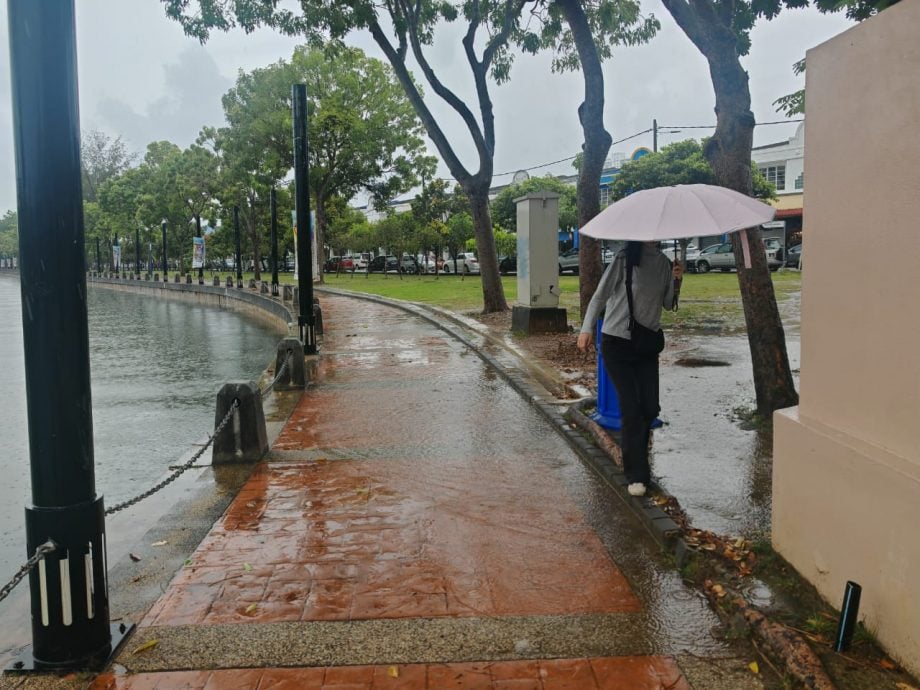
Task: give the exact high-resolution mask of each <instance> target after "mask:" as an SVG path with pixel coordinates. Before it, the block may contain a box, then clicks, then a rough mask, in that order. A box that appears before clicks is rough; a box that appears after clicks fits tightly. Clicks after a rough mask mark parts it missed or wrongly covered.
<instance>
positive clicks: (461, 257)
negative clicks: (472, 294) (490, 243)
mask: <svg viewBox="0 0 920 690" xmlns="http://www.w3.org/2000/svg"><path fill="white" fill-rule="evenodd" d="M442 270H443V272H444V273H454V272H455V271H456V272H457V273H465V274H466V275H470V274H471V273H479V259H477V258H476V255H475V254H473V253H472V252H464V253H462V254H457V259H456V261H454V259H447V261H445V262H444V266H443V267H442Z"/></svg>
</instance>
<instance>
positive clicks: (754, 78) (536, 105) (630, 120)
mask: <svg viewBox="0 0 920 690" xmlns="http://www.w3.org/2000/svg"><path fill="white" fill-rule="evenodd" d="M644 11H645V12H647V13H652V14H655V15H656V16H657V17H658V18H659V20H660V21H661V24H662V27H661V31H660V32H659V34H658V36H657V37H656V38H655V39H653V40H652V42H651V43H649V44H647V45H645V46H640V47H634V48H622V49H618V50H617V51H616V53H615V55H614V57H613V59H612V60H610V61H608V62H607V63H606V66H605V77H606V89H607V94H606V125H607V129H608V130H609V131H610V132H611V134H612V135H613V138H614V140H617V139H620V138H623V137H627V136H629V135H631V134H634V133H635V132H639V131H641V130H644V129H647V128H649V127H651V124H652V119H653V118H657V120H658V123H659V125H684V126H688V125H707V124H713V123H714V122H715V115H714V114H713V101H714V97H713V93H712V86H711V84H710V81H709V73H708V69H707V66H706V62H705V60H704V59H703V58H702V56H701V55H700V54H699V52H698V51H697V50H696V48H695V47H694V46H693V45H692V44H691V43H690V41H689V40H688V39H687V38H686V37H685V36H684V34H683V33H682V32H681V31H680V29H679V28H678V27H677V26H676V25H675V24H674V21H673V20H672V19H671V17H670V15H669V14H668V13H667V11H666V10H665V9H664V8H663V6H661V4H660V3H659V2H658V1H657V0H649V1H647V2H645V3H644ZM849 25H850V23H849V22H847V21H846V20H845V19H844V18H843V17H842V16H837V15H835V16H827V15H821V14H819V13H817V12H815V11H812V10H791V11H790V10H787V11H784V12H783V13H782V14H781V15H780V17H779V18H777V19H775V20H773V21H771V22H761V23H760V24H758V26H757V27H755V29H754V31H753V32H752V42H753V48H752V50H751V54H750V55H749V56H748V57H746V58H745V59H744V64H745V67H746V68H747V70H748V72H749V73H750V77H751V80H750V83H751V95H752V97H753V110H754V115H755V116H756V118H757V120H758V121H759V122H769V121H774V120H781V119H784V118H783V117H782V116H780V115H778V114H777V113H776V112H775V110H774V107H773V105H772V103H773V101H774V100H776V99H777V98H779V97H780V96H783V95H785V94H787V93H789V92H791V91H794V90H796V89H798V88H801V86H802V84H803V83H804V77H796V76H794V75H793V73H792V64H793V63H794V62H795V61H797V60H799V59H800V58H802V57H803V56H804V53H805V51H806V50H807V49H809V48H811V47H813V46H815V45H817V44H819V43H822V42H823V41H825V40H827V39H828V38H830V37H832V36H834V35H836V34H838V33H840V32H841V31H843V30H845V29H846V28H847V27H848V26H849ZM77 32H78V35H77V50H78V60H79V79H80V109H81V113H80V117H81V126H82V128H83V129H84V130H87V129H100V130H103V131H105V132H106V133H108V134H110V135H113V136H115V135H121V136H122V137H123V138H124V139H125V140H126V141H127V143H128V145H129V146H130V147H131V148H132V149H135V150H137V151H143V150H144V148H145V147H146V145H147V143H148V142H150V141H156V140H160V139H168V140H170V141H173V142H175V143H177V144H180V145H182V146H187V145H188V144H190V143H191V142H193V141H194V139H195V137H196V136H197V134H198V132H199V130H200V129H201V127H202V126H204V125H219V124H221V123H222V122H223V115H222V110H221V104H220V97H221V95H222V94H223V93H224V92H225V91H226V90H227V89H228V88H229V87H230V86H231V85H232V84H233V82H234V81H235V79H236V75H237V73H238V71H239V70H241V69H242V70H247V71H248V70H251V69H253V68H255V67H261V66H264V65H266V64H269V63H271V62H274V61H276V60H278V59H282V58H285V59H286V58H289V57H290V55H291V53H292V52H293V48H294V46H295V45H296V41H294V40H292V39H289V38H284V37H281V36H279V35H277V34H275V33H273V32H270V31H260V32H256V33H255V34H252V35H249V36H247V35H245V34H243V33H242V32H241V31H236V32H233V33H231V34H214V35H213V36H212V38H211V40H210V41H209V42H208V43H207V44H206V45H205V46H200V45H199V44H198V42H197V41H195V40H194V39H191V38H187V37H186V36H184V35H183V33H182V31H181V29H180V27H179V26H178V25H177V24H176V23H174V22H172V21H169V20H168V19H167V18H166V16H165V13H164V11H163V9H162V5H161V3H160V2H159V1H158V0H79V1H78V2H77ZM452 34H453V35H452ZM350 42H351V43H354V44H355V45H357V46H359V47H361V48H363V49H365V50H366V51H367V52H368V53H369V54H371V55H373V56H376V57H380V58H382V54H381V53H380V51H379V50H378V49H377V48H376V45H375V44H374V43H373V41H372V40H371V38H370V36H369V35H367V34H364V35H361V34H358V35H355V36H353V37H352V39H351V41H350ZM429 50H430V52H431V62H432V63H433V65H434V66H435V69H436V70H438V72H439V73H442V74H446V75H447V76H446V77H443V78H444V79H445V81H447V82H448V85H449V86H450V87H451V88H453V89H454V90H455V91H456V92H457V93H458V94H460V95H461V96H463V97H465V98H467V99H468V101H469V102H471V103H475V101H474V100H473V93H474V91H473V86H472V83H471V78H470V72H469V69H468V68H466V63H465V61H464V60H463V55H462V52H461V50H460V45H459V42H458V41H457V39H456V33H455V32H452V31H446V32H442V33H440V34H438V35H437V37H436V42H435V47H433V48H430V49H429ZM0 61H2V65H0V213H3V212H4V211H5V210H6V209H8V208H14V207H15V203H16V201H15V194H16V189H15V177H14V169H13V140H12V136H13V135H12V125H11V108H10V75H9V37H8V27H7V13H6V0H0ZM549 62H550V59H549V56H548V55H541V56H537V57H532V56H520V57H519V58H518V59H517V60H516V62H515V65H514V68H513V71H512V79H511V82H510V83H508V84H505V85H502V86H493V88H492V94H493V99H494V102H495V116H496V154H495V171H496V173H502V172H505V171H514V170H518V169H525V168H531V167H533V166H536V165H539V164H541V163H546V162H549V161H554V160H557V159H560V158H564V157H566V156H571V155H573V154H575V153H576V152H577V151H578V150H579V149H580V146H581V141H582V138H581V130H580V127H579V125H578V119H577V116H576V112H575V109H576V108H577V106H578V104H579V103H580V102H581V99H582V93H583V91H582V90H583V85H582V80H581V74H580V73H575V74H564V75H556V74H552V73H551V72H550V69H549ZM416 73H417V74H418V70H416ZM426 93H429V94H431V89H430V88H429V89H427V90H426ZM428 101H429V102H430V103H431V104H432V106H434V108H433V109H434V110H435V112H436V113H437V114H438V115H439V116H443V117H444V118H445V121H446V125H445V128H446V130H447V132H448V134H449V136H450V137H451V140H452V142H454V145H455V148H456V150H457V151H458V153H459V154H460V155H461V157H462V158H463V159H464V160H465V161H468V162H469V164H470V165H472V164H474V162H475V161H474V157H473V156H472V155H471V154H472V150H473V147H472V144H471V143H470V139H469V135H468V134H465V128H464V126H463V124H462V123H461V122H460V120H459V119H458V118H456V117H454V116H453V115H452V112H453V111H451V110H450V108H449V107H447V106H444V105H443V104H441V103H438V102H437V99H436V98H432V97H431V95H429V97H428ZM474 110H475V108H474ZM794 129H795V125H794V124H783V125H777V126H759V127H757V129H756V130H755V135H754V143H755V145H759V144H764V143H770V142H774V141H780V140H782V139H785V138H788V137H790V136H791V135H792V134H793V132H794ZM700 134H701V132H700V131H691V130H685V131H683V132H680V133H675V134H670V133H663V134H662V135H661V136H660V137H659V144H660V145H664V144H667V143H669V142H671V141H676V140H678V139H683V138H686V137H687V136H699V135H700ZM638 146H649V147H650V146H651V135H650V134H647V135H643V136H641V137H638V138H635V139H631V140H630V141H627V142H624V143H622V144H619V145H616V146H614V147H613V148H612V149H611V153H613V152H615V151H620V152H623V153H625V154H627V155H628V154H629V153H631V152H632V151H633V150H635V148H636V147H638ZM431 149H432V153H436V151H435V150H434V147H433V146H432V147H431ZM545 172H553V173H560V174H561V173H566V174H568V173H572V172H573V169H572V167H571V165H570V164H569V163H563V164H558V165H555V166H551V167H547V168H541V169H539V170H532V171H531V174H544V173H545ZM439 174H441V175H443V176H444V177H449V173H448V171H447V168H446V167H445V166H444V165H443V164H442V165H441V166H440V169H439ZM509 180H510V176H505V177H498V176H497V177H496V179H495V183H496V184H498V183H502V182H508V181H509Z"/></svg>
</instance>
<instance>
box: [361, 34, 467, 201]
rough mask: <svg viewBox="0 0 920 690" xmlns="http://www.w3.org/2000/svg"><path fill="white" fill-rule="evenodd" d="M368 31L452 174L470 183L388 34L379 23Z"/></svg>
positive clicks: (464, 169)
mask: <svg viewBox="0 0 920 690" xmlns="http://www.w3.org/2000/svg"><path fill="white" fill-rule="evenodd" d="M368 29H369V30H370V32H371V36H373V38H374V40H375V41H376V42H377V45H379V46H380V49H381V50H383V52H384V54H385V55H386V56H387V59H388V60H389V61H390V64H391V65H392V66H393V71H394V72H395V73H396V78H397V79H399V83H400V84H401V85H402V87H403V88H404V89H405V91H406V96H408V98H409V101H410V102H411V103H412V106H413V107H414V108H415V112H416V113H418V116H419V119H420V120H421V121H422V124H424V125H425V130H426V131H427V132H428V136H429V137H430V138H431V140H432V141H433V142H434V145H435V146H436V147H437V149H438V153H440V154H441V157H442V158H443V159H444V162H445V163H446V164H447V167H448V169H449V170H450V172H451V174H452V175H453V176H454V177H455V178H456V179H457V181H458V182H461V183H463V182H466V181H468V180H469V179H470V178H471V177H472V175H471V174H470V173H469V171H467V169H466V168H464V167H463V164H462V163H461V162H460V159H459V158H457V155H456V154H455V153H454V150H453V148H452V147H451V145H450V142H449V141H448V140H447V136H446V135H445V134H444V131H443V130H442V129H441V127H440V126H439V125H438V122H437V120H436V119H435V118H434V115H432V114H431V111H430V110H429V109H428V106H427V105H426V104H425V100H424V99H423V98H422V95H421V94H420V93H419V91H418V88H417V87H416V86H415V82H414V81H413V80H412V75H411V74H409V70H408V69H407V68H406V63H405V61H404V60H403V59H401V57H400V55H399V54H398V53H397V51H396V49H394V48H393V45H392V44H391V43H390V41H389V40H388V39H387V37H386V34H384V32H383V29H382V28H381V27H380V24H379V23H378V22H376V21H374V22H371V23H370V24H369V25H368Z"/></svg>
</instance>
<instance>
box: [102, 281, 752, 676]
mask: <svg viewBox="0 0 920 690" xmlns="http://www.w3.org/2000/svg"><path fill="white" fill-rule="evenodd" d="M323 310H324V321H325V328H326V335H325V338H324V342H323V347H322V354H321V357H320V358H319V361H318V364H317V377H316V380H315V382H314V383H312V384H311V386H310V387H309V389H308V391H307V392H306V393H305V394H304V396H303V397H302V399H301V400H300V402H299V403H298V404H297V406H296V408H295V410H294V412H293V414H292V415H291V417H290V418H289V419H288V421H287V423H286V425H285V426H284V428H283V430H282V431H281V433H280V435H279V436H278V437H277V439H276V441H275V443H274V445H273V447H272V450H271V452H270V454H269V456H268V458H267V462H264V463H262V464H260V465H259V466H258V467H257V468H256V469H255V471H254V472H253V473H252V475H251V476H250V477H249V478H248V480H247V481H246V483H245V484H244V485H243V487H242V489H241V490H240V492H239V493H238V494H237V495H236V497H235V498H234V499H233V501H232V502H231V504H230V506H229V507H228V509H227V510H226V512H225V513H224V514H223V516H222V517H221V518H220V519H219V520H218V521H217V522H216V523H215V524H214V526H213V528H211V529H210V531H209V532H208V534H207V535H206V536H205V537H204V539H203V541H201V543H200V545H199V546H198V547H197V549H196V550H195V551H194V553H193V554H191V556H190V557H189V558H188V560H187V561H186V562H185V565H184V567H182V568H181V569H180V570H179V572H178V573H177V574H176V575H175V577H173V579H172V580H171V581H170V582H169V583H168V585H166V586H165V587H164V591H163V594H162V596H160V598H159V599H158V601H157V602H156V603H155V604H154V605H153V607H152V608H150V610H149V611H148V612H147V613H146V615H145V616H144V617H143V619H142V620H141V621H140V624H139V630H138V632H137V633H136V634H135V636H134V638H132V640H131V641H130V643H129V645H128V646H127V647H126V649H125V650H123V651H122V652H121V653H120V655H119V657H118V659H117V662H116V664H115V666H114V671H113V672H112V673H107V674H104V675H102V676H100V677H99V678H97V679H96V680H95V682H94V683H93V684H92V687H93V688H132V689H135V690H137V689H140V688H181V687H188V688H204V687H207V688H236V687H240V688H282V687H292V688H293V687H297V688H340V689H341V690H344V688H389V687H400V688H432V689H439V688H453V687H456V688H547V689H548V688H577V689H582V688H584V689H590V688H635V689H637V690H642V689H645V688H648V689H649V690H652V689H660V688H690V687H695V688H718V687H730V688H746V687H759V681H758V680H757V679H756V678H755V677H754V676H753V675H752V674H750V672H748V671H747V670H746V667H745V665H746V660H744V659H737V658H735V652H734V651H733V650H732V649H730V648H728V647H727V646H725V645H724V643H722V642H720V641H718V640H717V639H716V638H715V637H714V636H713V630H714V628H716V627H717V626H718V624H719V621H718V619H717V618H716V617H715V615H714V614H713V613H712V612H711V610H710V609H709V608H708V606H707V604H706V602H705V600H704V598H703V597H702V596H701V595H700V594H699V593H698V592H696V591H695V590H693V589H691V588H688V587H686V586H685V585H684V584H683V582H682V581H681V579H680V577H679V575H678V574H677V573H676V572H675V571H674V570H673V569H672V568H670V567H669V566H668V565H667V564H666V563H665V562H663V560H662V557H661V554H660V552H659V549H658V547H657V545H656V544H655V543H654V542H653V541H652V540H651V539H650V537H649V535H648V534H647V533H646V532H645V530H644V528H643V527H642V526H641V525H639V524H638V522H637V521H636V520H635V518H634V517H633V516H632V514H631V513H630V512H629V511H628V510H626V509H625V508H624V506H623V505H622V504H621V503H620V500H621V499H620V498H619V497H618V496H617V494H616V493H614V492H613V491H612V490H611V489H610V487H609V486H607V485H606V484H604V483H603V482H602V481H601V480H600V479H599V478H598V477H597V476H595V475H594V474H593V473H592V472H591V471H590V470H589V469H588V468H586V467H585V466H584V465H583V464H582V463H581V461H580V460H579V458H578V456H577V455H575V453H574V452H573V451H572V449H571V448H570V447H569V446H568V445H567V443H566V442H565V440H564V439H563V438H562V436H561V435H560V434H559V433H558V432H557V431H556V430H555V429H554V428H553V427H552V426H551V425H550V424H549V423H548V422H547V421H546V420H545V419H544V418H543V417H542V416H540V414H539V413H538V412H537V410H536V409H534V408H533V407H532V406H531V404H530V403H529V402H528V401H527V400H525V399H524V398H522V397H521V396H520V395H519V394H518V393H517V392H515V391H514V390H513V389H512V388H511V387H510V385H509V384H507V383H506V382H505V381H504V379H502V378H501V377H500V376H498V375H497V374H496V372H495V371H494V370H493V369H491V368H490V367H489V366H488V365H487V364H486V363H485V362H484V361H483V360H481V359H480V358H479V357H478V356H477V355H476V354H475V353H474V352H472V351H471V350H470V349H469V348H468V347H466V346H465V345H464V344H462V343H461V342H459V341H457V340H456V339H454V338H452V337H450V336H449V335H448V334H446V333H444V332H443V331H441V330H439V329H437V328H435V327H434V326H433V325H431V324H429V323H426V322H425V321H423V320H421V319H419V318H417V317H416V316H413V315H411V314H407V313H405V312H402V311H399V310H397V309H394V308H392V307H387V306H382V305H379V304H374V303H370V302H365V301H360V300H355V299H349V298H345V297H338V296H329V297H324V299H323ZM154 641H155V642H154ZM148 643H152V644H148ZM138 650H140V651H138Z"/></svg>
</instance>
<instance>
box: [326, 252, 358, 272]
mask: <svg viewBox="0 0 920 690" xmlns="http://www.w3.org/2000/svg"><path fill="white" fill-rule="evenodd" d="M354 267H355V262H354V260H353V259H352V258H351V257H350V256H344V257H343V256H330V257H329V258H328V259H326V261H325V262H324V263H323V271H325V272H326V273H338V272H339V271H351V270H353V269H354Z"/></svg>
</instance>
